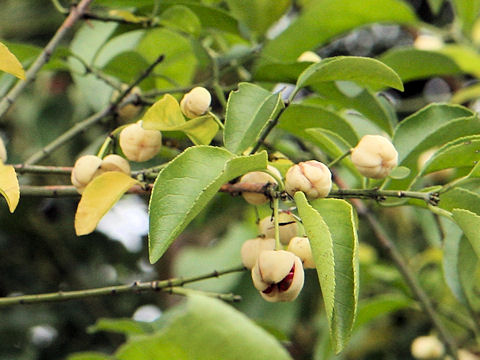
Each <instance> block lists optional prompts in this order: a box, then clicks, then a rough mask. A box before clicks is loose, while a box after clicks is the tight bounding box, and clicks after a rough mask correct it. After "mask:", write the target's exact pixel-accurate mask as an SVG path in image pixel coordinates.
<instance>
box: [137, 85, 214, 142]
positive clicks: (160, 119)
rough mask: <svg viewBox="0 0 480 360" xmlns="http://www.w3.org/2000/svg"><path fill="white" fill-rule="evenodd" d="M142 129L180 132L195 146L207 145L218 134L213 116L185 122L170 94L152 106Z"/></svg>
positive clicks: (178, 106) (144, 118) (144, 119)
mask: <svg viewBox="0 0 480 360" xmlns="http://www.w3.org/2000/svg"><path fill="white" fill-rule="evenodd" d="M142 127H143V128H145V129H149V130H159V131H182V132H184V133H185V134H187V136H188V137H189V138H190V140H192V142H193V143H194V144H195V145H208V144H210V142H211V141H212V139H213V138H214V136H215V134H216V133H217V132H218V124H217V122H216V121H215V119H214V118H213V115H210V114H206V115H204V116H200V117H197V118H194V119H191V120H188V121H186V120H185V117H184V116H183V114H182V111H181V110H180V105H179V104H178V101H177V100H176V99H175V98H174V97H173V96H172V95H170V94H166V95H164V96H163V97H162V98H161V99H160V100H158V101H157V102H156V103H155V104H153V105H152V106H151V107H150V108H149V109H148V110H147V112H146V113H145V115H144V116H143V119H142Z"/></svg>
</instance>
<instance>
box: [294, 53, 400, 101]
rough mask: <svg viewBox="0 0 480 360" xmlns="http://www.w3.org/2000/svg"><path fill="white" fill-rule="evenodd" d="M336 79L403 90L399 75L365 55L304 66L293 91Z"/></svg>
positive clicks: (330, 59) (335, 58)
mask: <svg viewBox="0 0 480 360" xmlns="http://www.w3.org/2000/svg"><path fill="white" fill-rule="evenodd" d="M336 80H346V81H354V82H356V83H358V84H360V85H364V86H367V87H372V88H374V89H379V88H383V87H387V86H389V87H392V88H394V89H398V90H402V91H403V84H402V80H401V79H400V77H399V76H398V75H397V73H396V72H395V71H393V70H392V69H391V68H389V67H388V66H387V65H385V64H384V63H382V62H380V61H378V60H375V59H371V58H366V57H358V56H337V57H332V58H327V59H324V60H322V61H320V62H319V63H316V64H312V65H310V66H309V67H308V68H306V69H305V70H304V71H303V72H302V73H301V74H300V76H299V77H298V81H297V85H296V88H295V92H297V91H298V90H299V89H301V88H303V87H305V86H309V85H314V84H316V83H321V82H328V81H336Z"/></svg>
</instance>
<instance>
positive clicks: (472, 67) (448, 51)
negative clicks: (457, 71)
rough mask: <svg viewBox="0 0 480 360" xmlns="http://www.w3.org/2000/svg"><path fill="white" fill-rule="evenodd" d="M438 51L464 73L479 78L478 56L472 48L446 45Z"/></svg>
mask: <svg viewBox="0 0 480 360" xmlns="http://www.w3.org/2000/svg"><path fill="white" fill-rule="evenodd" d="M475 1H478V0H475ZM438 51H439V52H440V53H441V54H444V55H447V56H449V57H450V58H452V59H453V60H454V61H455V62H456V63H457V64H458V66H459V67H460V68H461V69H462V71H463V72H464V73H466V74H471V75H474V76H476V77H479V76H480V69H479V66H480V54H479V53H478V51H477V50H476V49H475V48H474V47H472V46H468V45H463V44H448V45H445V46H444V47H442V48H441V49H440V50H438Z"/></svg>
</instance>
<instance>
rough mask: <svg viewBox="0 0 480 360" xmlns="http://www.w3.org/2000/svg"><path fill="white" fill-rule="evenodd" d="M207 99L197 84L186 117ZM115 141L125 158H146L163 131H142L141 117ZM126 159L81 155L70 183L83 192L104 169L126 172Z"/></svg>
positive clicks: (184, 106) (201, 110)
mask: <svg viewBox="0 0 480 360" xmlns="http://www.w3.org/2000/svg"><path fill="white" fill-rule="evenodd" d="M210 102H211V96H210V93H209V92H208V90H207V89H205V88H203V87H196V88H194V89H192V90H191V91H190V92H188V93H187V94H185V95H184V96H183V98H182V100H181V102H180V108H181V110H182V112H183V114H184V115H185V116H186V117H188V118H194V117H197V116H201V115H203V114H205V113H206V112H207V111H208V109H209V108H210ZM118 143H119V145H120V148H121V149H122V152H123V155H124V156H125V157H126V158H127V159H128V160H130V161H136V162H143V161H148V160H150V159H152V158H153V157H154V156H156V155H157V154H158V152H159V151H160V148H161V146H162V134H161V132H160V131H157V130H145V129H144V128H143V127H142V121H141V120H140V121H138V122H136V123H134V124H130V125H127V126H126V127H124V128H123V129H122V131H121V132H120V134H119V136H118ZM0 150H1V148H0ZM0 155H1V152H0ZM127 159H125V158H123V157H122V156H120V155H116V154H110V155H107V156H105V157H104V158H103V159H101V158H100V157H98V156H95V155H85V156H82V157H80V158H79V159H78V160H77V161H76V162H75V165H74V167H73V171H72V176H71V180H72V184H73V185H74V186H75V187H76V188H77V190H78V192H79V193H82V192H83V190H84V189H85V187H86V186H87V185H88V184H89V183H90V181H92V180H93V179H94V178H95V177H97V176H98V175H100V174H102V173H104V172H106V171H120V172H123V173H125V174H128V175H129V174H130V164H129V162H128V160H127Z"/></svg>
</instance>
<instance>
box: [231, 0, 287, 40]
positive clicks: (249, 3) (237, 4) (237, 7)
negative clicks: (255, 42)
mask: <svg viewBox="0 0 480 360" xmlns="http://www.w3.org/2000/svg"><path fill="white" fill-rule="evenodd" d="M290 3H291V1H290V0H277V1H271V0H227V4H228V7H229V8H230V11H231V13H232V14H233V16H235V17H236V18H237V19H239V20H240V21H241V22H243V23H244V24H245V25H247V27H248V28H249V29H250V31H251V32H252V33H254V34H255V35H257V36H258V35H262V34H264V33H265V32H266V31H267V30H268V28H269V27H270V26H271V25H272V24H273V23H274V22H275V21H277V20H278V19H279V18H280V17H281V16H282V15H283V13H284V12H285V11H286V10H287V9H288V8H289V7H290Z"/></svg>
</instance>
